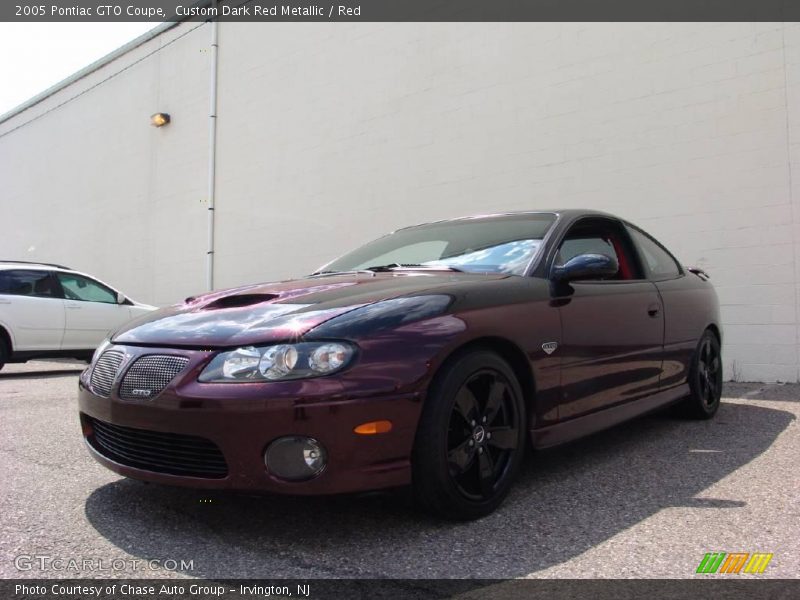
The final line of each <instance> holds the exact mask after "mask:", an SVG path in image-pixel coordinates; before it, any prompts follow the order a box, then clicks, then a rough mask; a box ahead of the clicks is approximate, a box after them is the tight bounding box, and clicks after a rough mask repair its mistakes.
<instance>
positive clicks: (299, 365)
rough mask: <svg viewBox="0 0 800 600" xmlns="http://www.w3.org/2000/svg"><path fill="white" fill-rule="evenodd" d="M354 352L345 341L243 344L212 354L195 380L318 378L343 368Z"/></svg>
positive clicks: (205, 381)
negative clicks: (266, 344)
mask: <svg viewBox="0 0 800 600" xmlns="http://www.w3.org/2000/svg"><path fill="white" fill-rule="evenodd" d="M355 354H356V350H355V346H353V345H352V344H349V343H347V342H302V343H299V344H278V345H275V346H262V347H258V346H245V347H243V348H237V349H236V350H231V351H230V352H221V353H220V354H218V355H217V356H215V357H214V360H212V361H211V362H210V363H209V364H208V366H207V367H206V368H205V369H203V372H202V373H201V374H200V377H199V378H198V380H199V381H201V382H203V383H234V382H242V383H247V382H253V381H283V380H287V379H304V378H307V377H321V376H322V375H330V374H331V373H335V372H336V371H339V370H341V369H343V368H345V367H346V366H347V365H348V364H350V362H351V361H352V360H353V357H354V356H355Z"/></svg>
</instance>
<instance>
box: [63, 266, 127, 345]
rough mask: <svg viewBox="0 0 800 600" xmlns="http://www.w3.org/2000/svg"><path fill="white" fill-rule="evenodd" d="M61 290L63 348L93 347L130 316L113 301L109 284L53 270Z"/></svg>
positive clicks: (125, 307) (115, 297)
mask: <svg viewBox="0 0 800 600" xmlns="http://www.w3.org/2000/svg"><path fill="white" fill-rule="evenodd" d="M56 276H57V277H58V281H59V283H60V284H61V288H62V289H63V291H64V308H65V309H66V310H65V315H66V321H65V326H64V342H63V344H62V347H63V348H64V349H65V350H76V349H77V350H90V349H93V348H96V347H97V346H98V345H99V344H100V343H101V342H102V341H103V339H104V338H105V337H106V335H108V333H109V331H111V330H113V329H116V328H117V327H119V326H120V325H122V324H123V323H124V322H125V321H127V320H129V319H130V311H129V310H128V307H127V306H125V305H122V304H119V303H118V302H117V293H116V292H115V291H114V290H112V289H111V288H109V287H107V286H105V285H103V284H102V283H99V282H97V281H95V280H94V279H91V278H89V277H86V276H84V275H79V274H77V273H69V272H58V273H57V274H56Z"/></svg>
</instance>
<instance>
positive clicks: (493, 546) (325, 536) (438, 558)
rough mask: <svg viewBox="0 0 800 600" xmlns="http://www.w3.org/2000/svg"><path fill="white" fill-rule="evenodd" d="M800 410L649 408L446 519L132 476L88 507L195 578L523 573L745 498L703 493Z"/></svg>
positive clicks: (135, 550) (144, 553)
mask: <svg viewBox="0 0 800 600" xmlns="http://www.w3.org/2000/svg"><path fill="white" fill-rule="evenodd" d="M793 419H794V416H793V415H792V414H791V413H788V412H785V411H780V410H774V409H770V408H764V407H759V406H750V405H742V404H727V403H724V404H723V406H722V407H721V409H720V411H719V414H718V416H717V418H716V419H714V420H712V421H707V422H697V421H682V420H677V419H674V418H672V417H670V416H668V415H667V414H656V415H653V416H649V417H645V418H642V419H639V420H636V421H633V422H631V423H628V424H626V425H622V426H620V427H617V428H615V429H612V430H609V431H606V432H602V433H599V434H597V435H595V436H593V437H590V438H587V439H585V440H581V441H578V442H575V443H573V444H571V445H569V446H564V447H561V448H555V449H551V450H547V451H541V452H538V453H536V454H534V455H533V456H532V457H529V460H528V462H527V466H526V467H525V469H524V471H523V473H522V474H521V477H520V478H519V480H518V482H517V484H516V486H515V488H514V490H513V491H512V493H511V495H510V497H509V498H508V499H507V501H506V502H505V503H504V504H503V506H502V507H501V508H500V509H499V510H498V511H497V512H496V513H494V514H493V515H491V516H489V517H486V518H484V519H482V520H480V521H476V522H472V523H450V522H442V521H438V520H435V519H433V518H431V517H428V516H426V515H425V514H422V513H419V512H416V511H415V510H413V509H412V508H411V507H410V506H409V505H408V503H407V502H406V501H405V500H404V499H403V496H402V494H378V495H369V496H356V497H352V496H341V497H332V498H314V497H310V498H309V497H301V498H297V497H283V496H263V497H255V496H243V495H236V494H231V493H213V494H207V493H200V492H197V491H193V490H185V489H180V488H168V487H162V486H157V485H145V484H142V483H139V482H134V481H130V480H119V481H116V482H114V483H111V484H108V485H106V486H103V487H101V488H99V489H97V490H96V491H94V492H93V493H92V494H91V496H90V497H89V498H88V499H87V500H86V505H85V511H86V516H87V518H88V519H89V521H90V523H91V524H92V525H93V526H94V528H95V529H96V530H97V531H98V532H99V533H100V534H101V535H102V536H103V537H105V538H106V539H107V540H109V541H110V542H111V543H113V544H115V545H116V546H118V547H119V548H121V549H122V550H124V551H125V552H127V553H129V554H131V555H133V556H136V557H139V558H142V559H147V560H153V559H160V560H162V561H163V560H166V559H173V560H178V561H180V560H181V559H184V560H193V561H194V562H193V569H192V570H187V571H186V574H188V575H191V576H195V577H203V578H209V579H222V578H277V577H283V578H303V577H389V578H447V577H451V578H452V577H469V578H510V577H519V576H523V575H526V574H529V573H532V572H535V571H539V570H541V569H544V568H547V567H550V566H553V565H556V564H559V563H561V562H563V561H566V560H569V559H570V558H572V557H575V556H577V555H579V554H581V553H583V552H585V551H587V550H589V549H590V548H592V547H593V546H596V545H597V544H600V543H601V542H603V541H605V540H607V539H609V538H610V537H612V536H614V535H615V534H617V533H619V532H621V531H623V530H625V529H627V528H629V527H631V526H633V525H636V524H637V523H639V522H640V521H642V520H643V519H646V518H647V517H649V516H651V515H653V514H655V513H656V512H658V511H660V510H662V509H665V508H669V507H674V506H691V507H698V508H703V507H706V508H722V509H725V508H728V507H738V506H743V505H744V503H743V502H741V501H738V500H736V499H733V500H715V499H701V498H697V497H696V496H697V495H698V494H699V493H700V492H702V491H704V490H705V489H707V488H708V487H709V486H711V485H713V484H714V483H716V482H718V481H719V480H721V479H722V478H724V477H725V476H727V475H729V474H730V473H732V472H733V471H735V470H736V469H738V468H740V467H741V466H743V465H745V464H747V463H748V462H750V461H751V460H753V459H754V458H755V457H757V456H758V455H760V454H762V453H763V452H764V451H765V450H767V449H768V448H769V447H770V445H771V444H772V443H773V441H774V440H775V439H776V438H777V437H778V435H779V434H780V433H781V432H782V431H783V430H784V429H786V428H787V427H788V426H789V424H790V423H791V421H792V420H793ZM142 576H145V575H144V574H142Z"/></svg>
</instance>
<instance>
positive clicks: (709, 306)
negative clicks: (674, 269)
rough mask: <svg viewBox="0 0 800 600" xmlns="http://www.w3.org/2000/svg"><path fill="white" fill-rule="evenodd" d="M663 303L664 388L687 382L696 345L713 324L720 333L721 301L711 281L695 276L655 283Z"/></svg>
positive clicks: (686, 275)
mask: <svg viewBox="0 0 800 600" xmlns="http://www.w3.org/2000/svg"><path fill="white" fill-rule="evenodd" d="M655 284H656V287H657V288H658V291H659V293H660V294H661V300H662V302H663V303H664V366H663V374H662V380H661V388H662V389H668V388H670V387H674V386H676V385H680V384H681V383H684V382H685V381H686V379H687V377H688V374H689V366H690V364H691V360H692V357H693V355H694V351H695V349H696V347H697V342H698V341H699V339H700V336H701V335H702V334H703V332H704V331H705V330H706V328H708V327H709V326H711V325H714V326H716V327H717V329H718V330H719V331H720V332H721V331H722V327H721V324H720V317H719V301H718V299H717V294H716V292H715V291H714V287H713V286H712V285H711V282H710V281H704V280H703V279H701V278H700V277H698V276H697V275H695V274H693V273H686V274H685V275H683V276H682V277H678V278H676V279H670V280H666V281H657V282H655Z"/></svg>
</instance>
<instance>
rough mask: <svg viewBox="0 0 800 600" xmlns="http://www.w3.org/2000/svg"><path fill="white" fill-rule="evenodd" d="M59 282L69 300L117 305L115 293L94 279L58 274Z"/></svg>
mask: <svg viewBox="0 0 800 600" xmlns="http://www.w3.org/2000/svg"><path fill="white" fill-rule="evenodd" d="M58 280H59V281H60V282H61V287H62V288H64V297H65V298H67V299H69V300H83V301H84V302H107V303H108V304H116V303H117V295H116V294H115V293H114V292H113V291H111V290H110V289H108V288H107V287H106V286H104V285H100V284H99V283H97V282H96V281H93V280H92V279H88V278H86V277H81V276H80V275H73V274H72V273H58Z"/></svg>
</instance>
